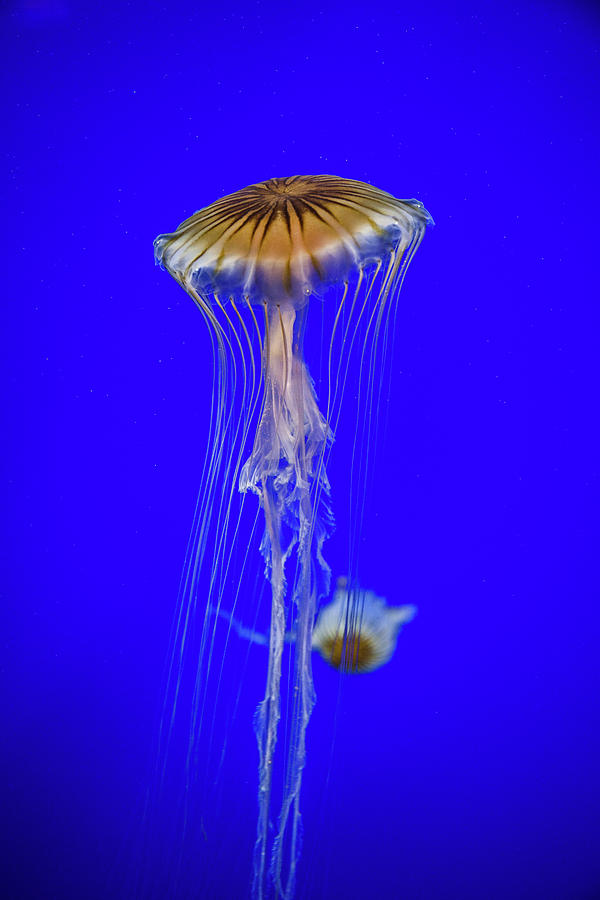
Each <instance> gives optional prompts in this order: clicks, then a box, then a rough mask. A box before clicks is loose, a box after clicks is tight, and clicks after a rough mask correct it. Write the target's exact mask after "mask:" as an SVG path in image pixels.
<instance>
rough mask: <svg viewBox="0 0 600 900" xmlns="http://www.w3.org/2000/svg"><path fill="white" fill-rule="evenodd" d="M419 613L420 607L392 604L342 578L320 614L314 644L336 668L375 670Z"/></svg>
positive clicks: (387, 657)
mask: <svg viewBox="0 0 600 900" xmlns="http://www.w3.org/2000/svg"><path fill="white" fill-rule="evenodd" d="M416 612H417V608H416V606H410V605H409V606H388V605H387V603H386V601H385V599H384V598H383V597H378V596H377V595H376V594H374V593H373V591H366V590H363V589H361V588H355V589H348V586H347V583H346V580H345V579H344V578H339V579H338V583H337V588H336V590H335V593H334V595H333V599H332V601H331V603H329V604H328V605H327V606H324V607H323V608H322V609H321V611H320V613H319V615H318V618H317V622H316V624H315V628H314V631H313V647H314V648H315V649H317V650H318V651H319V653H320V654H321V656H322V657H323V659H324V660H325V661H326V662H328V663H329V665H331V666H333V667H334V669H340V670H341V671H343V672H348V673H361V672H373V671H374V670H375V669H378V668H379V667H380V666H383V665H385V663H387V662H389V660H390V659H391V658H392V655H393V653H394V650H395V649H396V643H397V641H398V634H399V633H400V629H401V627H402V625H405V624H406V622H410V621H411V620H412V619H413V618H414V617H415V615H416Z"/></svg>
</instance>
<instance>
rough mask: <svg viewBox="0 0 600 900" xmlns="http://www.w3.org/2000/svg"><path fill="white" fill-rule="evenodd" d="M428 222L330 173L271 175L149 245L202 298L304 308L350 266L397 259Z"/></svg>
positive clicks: (414, 204)
mask: <svg viewBox="0 0 600 900" xmlns="http://www.w3.org/2000/svg"><path fill="white" fill-rule="evenodd" d="M431 223H432V219H431V217H430V215H429V213H428V212H427V211H426V210H425V208H424V206H423V204H422V203H420V202H419V201H418V200H397V199H396V198H395V197H393V196H392V195H391V194H388V193H386V192H385V191H381V190H379V189H378V188H375V187H373V186H372V185H370V184H365V183H364V182H361V181H353V180H351V179H347V178H339V177H337V176H333V175H308V176H302V175H295V176H292V177H291V178H271V179H269V180H268V181H264V182H261V183H259V184H253V185H249V186H248V187H246V188H243V189H242V190H240V191H236V192H235V193H234V194H229V195H228V196H226V197H222V198H221V199H220V200H217V201H216V202H215V203H211V204H210V206H207V207H206V208H205V209H201V210H200V211H199V212H196V213H194V215H193V216H190V218H188V219H186V220H185V221H184V222H182V223H181V225H180V226H179V227H178V228H177V230H176V231H175V232H174V233H172V234H164V235H160V236H159V237H158V238H157V239H156V241H155V250H156V259H157V261H158V262H159V263H160V264H161V265H162V266H164V267H165V268H166V269H167V270H168V271H169V272H170V273H171V274H172V275H173V276H174V277H175V278H176V279H177V280H178V281H179V282H180V283H181V284H182V285H183V287H184V288H185V289H186V290H188V291H190V292H196V293H197V294H198V295H199V296H200V297H202V298H206V297H207V295H211V294H212V295H214V294H217V295H220V296H223V297H233V298H234V299H235V300H236V301H238V302H239V301H242V302H247V301H250V302H265V303H267V304H268V305H271V304H276V303H279V304H285V305H288V304H289V305H292V306H294V307H301V306H303V305H304V304H305V303H306V302H307V299H308V298H309V297H310V295H311V294H321V293H322V292H323V290H324V288H325V287H326V286H327V285H328V284H331V283H332V282H336V281H340V280H343V279H344V278H346V277H347V276H348V273H349V271H350V270H351V269H352V268H354V267H361V266H365V265H368V264H376V263H377V261H380V260H382V259H384V258H385V257H386V256H387V255H388V254H389V253H390V251H391V250H392V249H393V248H397V249H398V251H399V252H400V253H402V252H403V251H404V250H405V249H406V248H407V247H408V246H409V245H410V244H411V243H413V242H414V241H415V240H417V241H418V240H419V239H420V237H421V236H422V234H423V230H424V228H425V226H426V225H428V224H431Z"/></svg>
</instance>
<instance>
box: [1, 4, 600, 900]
mask: <svg viewBox="0 0 600 900" xmlns="http://www.w3.org/2000/svg"><path fill="white" fill-rule="evenodd" d="M2 26H3V27H2V59H3V69H4V79H3V90H2V96H3V100H4V125H5V136H4V140H3V159H4V163H5V171H6V173H7V179H6V188H5V190H4V191H3V218H2V222H3V225H4V231H3V244H4V266H3V274H4V278H5V288H4V290H3V303H2V319H3V335H4V341H3V353H2V365H3V367H4V376H3V384H4V386H5V388H6V396H5V400H4V404H3V407H4V411H5V413H6V414H7V422H6V425H5V428H4V430H3V457H4V461H5V469H4V475H3V482H2V483H3V493H4V497H5V504H4V505H5V509H6V511H7V517H6V520H5V529H4V533H3V541H2V551H3V554H2V555H3V569H4V576H5V577H4V589H3V601H2V603H3V611H4V612H5V617H4V618H5V621H4V625H3V635H2V637H3V639H2V676H3V695H4V699H3V715H2V733H3V737H2V741H1V743H0V746H1V748H2V750H1V753H2V771H3V778H2V781H3V794H4V795H5V796H4V799H3V801H2V805H1V809H2V832H3V833H2V840H1V843H0V848H1V849H0V853H1V855H2V857H3V859H2V862H3V874H2V876H1V885H2V886H1V888H0V894H1V895H2V896H3V897H6V898H10V900H13V898H14V900H17V898H19V900H20V898H27V900H29V898H57V900H62V898H65V900H67V898H69V900H70V898H89V900H95V898H106V897H109V896H110V897H128V896H133V894H132V888H131V869H132V867H133V868H134V869H135V867H136V865H137V863H136V859H137V858H138V857H137V856H136V853H137V850H136V848H137V846H138V837H137V835H138V832H139V830H140V817H141V802H142V798H143V796H144V793H145V790H146V788H147V785H148V777H149V776H148V769H149V763H150V757H151V746H152V740H153V735H154V733H155V728H156V716H157V710H158V707H159V700H160V689H161V678H162V672H163V665H164V660H165V656H166V653H167V649H168V635H169V629H170V623H171V618H172V614H173V609H174V605H175V598H176V594H177V586H178V581H179V574H180V570H181V565H182V562H183V555H184V551H185V546H186V542H187V537H188V532H189V527H190V523H191V518H192V513H193V508H194V503H195V497H196V491H197V489H198V482H199V479H200V469H201V463H202V459H203V455H204V449H205V443H206V434H207V419H208V415H209V400H210V379H211V378H212V365H211V362H210V344H209V339H208V334H207V331H206V328H205V326H204V324H203V322H202V320H201V317H200V315H199V314H198V311H197V310H196V309H195V308H194V306H193V304H192V302H191V300H190V299H189V298H188V297H187V296H186V295H185V294H184V292H183V291H181V289H179V288H178V286H177V285H176V284H175V283H174V282H173V281H172V280H171V279H170V278H169V277H168V276H167V275H166V274H165V273H163V272H161V271H160V270H159V269H156V268H155V267H154V264H153V259H152V240H153V238H154V237H155V236H156V235H157V234H158V233H159V232H162V231H168V230H172V229H173V228H175V226H176V225H177V224H178V223H179V222H180V221H181V220H182V219H183V218H184V217H185V216H187V215H189V214H191V213H192V212H193V211H194V210H196V209H198V208H200V207H201V206H204V205H206V204H207V203H210V202H211V201H212V200H214V199H216V198H217V197H218V196H220V195H222V194H224V193H228V192H230V191H233V190H236V189H237V188H240V187H242V186H244V185H246V184H248V183H252V182H256V181H259V180H262V179H265V178H268V177H271V176H273V175H288V174H296V173H301V174H304V173H320V172H327V173H333V174H337V175H342V176H347V177H350V178H357V179H361V180H365V181H369V182H372V183H373V184H375V185H377V186H379V187H381V188H383V189H385V190H388V191H390V192H392V193H394V194H395V195H396V196H398V197H417V198H419V199H420V200H421V201H423V202H424V203H425V205H426V206H427V208H428V209H429V210H430V211H431V213H432V215H433V217H434V219H435V221H436V227H435V228H434V229H433V230H431V231H429V232H428V233H427V235H426V236H425V239H424V242H423V244H422V246H421V248H420V250H419V251H418V253H417V255H416V257H415V259H414V262H413V263H412V266H411V268H410V270H409V272H408V275H407V279H406V283H405V286H404V288H403V291H402V294H401V297H400V307H399V312H398V318H397V328H398V333H397V335H396V343H395V354H396V359H395V363H394V372H395V380H394V387H393V391H392V397H391V401H390V409H389V411H390V417H391V418H390V421H391V424H390V429H389V432H388V439H387V442H386V445H385V448H384V450H383V453H382V454H381V459H380V466H379V468H378V471H377V473H376V484H377V485H378V486H379V489H378V491H377V492H376V496H375V499H374V501H373V504H374V505H373V510H372V517H371V518H370V519H369V522H370V525H369V528H368V529H367V531H368V533H366V534H365V535H364V548H363V553H362V560H363V570H364V576H363V577H364V582H365V586H367V587H371V588H373V589H375V590H377V591H378V592H380V593H382V594H384V595H385V596H387V597H388V599H389V601H390V602H391V603H398V604H399V603H404V602H411V603H416V604H417V606H418V607H419V615H418V617H417V619H416V620H415V621H414V623H411V625H410V626H408V627H407V628H406V630H405V632H404V633H403V634H402V636H401V639H400V643H399V648H398V652H397V653H396V655H395V657H394V659H393V660H392V662H391V663H390V664H389V665H388V666H387V667H385V668H384V669H382V670H381V671H380V672H377V673H374V674H373V675H371V676H364V677H362V678H360V677H358V678H356V679H350V680H348V681H347V683H346V685H345V686H344V691H343V699H342V703H341V706H340V707H339V708H338V707H337V706H336V705H335V702H334V701H335V697H336V696H337V694H336V691H337V685H338V682H337V680H332V678H333V679H335V676H332V673H331V671H330V670H329V669H327V668H326V667H325V665H324V664H321V663H320V661H318V660H316V661H315V682H316V688H317V694H318V698H319V699H318V703H317V707H316V710H315V714H314V717H313V722H312V723H311V726H310V728H309V733H308V757H309V763H308V766H307V771H306V777H305V785H304V793H303V805H304V808H305V811H306V816H305V821H306V839H305V847H304V855H303V859H302V863H301V870H300V873H301V874H300V879H299V891H298V896H299V897H300V896H302V897H304V898H315V900H316V898H322V897H325V896H327V897H329V896H340V897H342V896H343V897H345V898H348V900H369V898H380V897H385V898H403V900H417V898H419V900H430V898H431V900H438V898H440V900H454V898H457V900H458V898H460V900H479V898H486V900H488V898H489V900H501V898H502V900H504V898H511V900H512V898H544V900H570V898H577V900H592V898H596V897H599V896H600V846H599V838H600V824H599V800H600V796H599V795H600V790H599V788H600V776H599V773H598V754H599V751H600V728H599V712H598V686H599V685H598V680H599V679H598V661H597V658H598V632H599V629H598V625H599V614H598V601H599V599H600V597H599V593H600V592H599V590H598V571H597V570H598V440H597V438H598V404H597V396H598V377H597V370H598V353H599V347H598V325H599V316H598V294H599V291H598V275H597V272H598V239H597V238H598V229H597V218H598V212H597V210H598V201H599V196H598V193H599V192H598V159H599V151H600V147H599V140H598V137H599V124H598V121H599V120H598V110H597V104H598V45H599V37H600V27H599V26H600V17H599V16H598V13H597V10H596V8H595V7H594V6H593V4H591V3H590V4H584V3H577V2H570V3H566V2H565V3H558V2H556V3H550V2H548V3H541V2H540V3H531V4H529V3H528V4H525V3H519V2H517V3H512V4H510V3H483V4H482V3H479V4H476V3H468V2H463V0H458V2H457V3H456V4H447V3H427V2H425V3H422V4H417V5H416V6H409V7H406V6H404V7H403V6H402V5H399V4H392V3H385V2H380V0H375V2H373V3H364V4H360V5H359V4H353V3H349V4H341V3H340V4H336V3H333V2H330V3H326V4H322V5H319V6H317V5H314V6H313V5H310V4H309V5H306V6H302V5H300V4H299V5H283V4H276V3H256V2H249V3H244V4H241V3H236V2H234V3H232V4H218V3H211V4H206V5H204V4H200V3H195V4H190V3H187V2H186V0H184V2H182V3H178V4H172V5H159V4H155V3H152V2H150V3H141V2H137V0H133V2H131V3H127V4H125V3H123V4H116V3H111V2H106V3H102V4H100V5H99V6H98V8H95V7H94V6H92V5H90V4H80V3H70V2H67V0H64V2H59V0H56V2H51V0H46V2H44V0H39V2H33V0H30V2H21V3H16V4H15V3H7V4H5V5H4V7H3V11H2ZM343 440H344V438H343V437H342V436H340V442H341V443H343ZM342 449H343V447H342ZM340 452H341V451H340ZM334 455H335V451H334ZM343 480H344V479H343V472H339V473H338V475H337V481H336V477H335V475H334V474H332V483H333V490H334V506H335V503H336V496H338V497H341V496H342V494H343ZM341 507H342V504H341V502H340V509H339V510H338V517H340V515H341V517H342V518H343V512H342V509H341ZM334 540H335V539H332V546H331V551H330V552H329V550H328V549H327V548H326V553H328V554H329V557H330V560H331V561H332V564H333V565H334V566H335V559H336V557H335V554H336V550H335V545H334V543H333V542H334ZM253 659H254V663H253V666H254V668H253V670H252V673H251V675H249V676H248V677H249V680H250V681H252V679H254V681H256V685H257V688H256V695H255V699H256V701H258V699H259V694H260V689H261V685H262V681H263V678H264V672H263V670H262V669H261V668H260V667H261V666H262V665H263V661H262V660H261V656H260V653H259V652H258V651H255V652H254V657H253ZM250 696H251V697H252V696H253V695H252V693H251V695H250ZM332 698H333V699H332ZM333 709H338V714H337V716H336V721H335V722H334V723H332V721H331V719H332V717H333V713H332V710H333ZM251 710H252V703H250V701H249V715H248V719H247V731H245V730H244V728H246V725H245V724H244V721H242V717H240V719H239V721H238V724H237V725H236V735H237V739H238V740H239V744H238V745H237V750H234V751H232V752H233V753H234V759H237V763H236V765H237V764H239V767H238V768H239V783H233V782H232V783H229V784H228V786H227V789H226V794H227V797H226V801H228V800H231V801H232V803H233V800H234V799H235V810H236V813H235V816H236V818H235V819H231V818H230V817H228V816H225V817H224V819H223V821H222V823H221V824H222V840H220V841H219V843H220V851H219V853H218V854H217V855H216V856H215V857H214V862H213V872H212V881H211V890H212V894H209V893H207V892H206V891H205V892H204V893H203V894H201V896H206V897H208V896H214V897H222V898H224V900H225V898H238V897H239V898H242V897H245V896H246V891H247V885H248V883H249V878H250V855H249V852H248V853H247V852H246V849H244V848H245V847H246V845H245V844H244V841H243V840H242V838H241V837H240V835H241V834H242V832H243V831H244V830H249V833H250V834H251V833H252V831H253V829H254V821H255V815H256V810H255V788H256V783H255V768H256V759H255V758H254V757H253V755H252V754H254V753H255V746H254V741H253V736H252V732H251V721H250V719H251ZM331 726H333V727H331ZM332 731H334V732H335V762H334V767H333V771H332V775H331V778H330V786H329V791H328V793H327V795H326V804H327V809H326V811H325V813H323V810H321V811H319V803H320V801H321V797H322V794H321V783H320V782H319V765H321V768H322V764H323V760H325V759H328V758H329V754H330V748H331V733H332ZM325 735H326V737H325ZM246 748H247V751H246ZM235 753H238V754H239V756H238V757H236V756H235ZM311 760H313V761H314V763H312V764H311ZM311 765H312V767H311ZM224 808H225V809H227V808H233V807H228V806H227V802H225V803H224ZM167 813H168V809H167ZM311 824H312V825H313V826H314V828H313V830H312V831H311ZM219 837H220V836H219ZM199 843H200V844H201V837H200V838H199ZM195 864H196V865H197V861H196V863H192V864H191V865H190V866H189V867H188V869H187V870H186V869H185V868H184V872H183V875H182V877H181V879H180V881H179V887H178V890H177V891H176V892H175V891H173V892H172V893H171V895H170V896H173V897H174V898H192V897H196V896H198V893H197V886H198V884H199V882H198V881H197V880H196V873H195V869H194V865H195ZM186 872H187V874H186ZM148 896H149V895H148Z"/></svg>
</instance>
